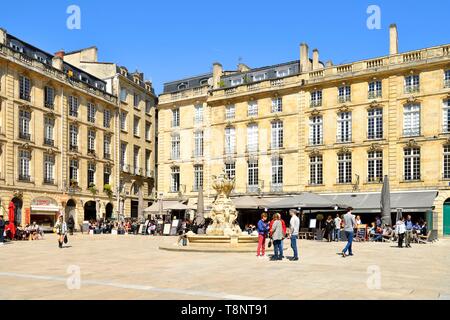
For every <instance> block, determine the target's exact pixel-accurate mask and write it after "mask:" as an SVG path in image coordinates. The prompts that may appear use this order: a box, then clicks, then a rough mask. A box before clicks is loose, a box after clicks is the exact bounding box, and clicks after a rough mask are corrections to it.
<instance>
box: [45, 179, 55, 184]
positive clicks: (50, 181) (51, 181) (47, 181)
mask: <svg viewBox="0 0 450 320" xmlns="http://www.w3.org/2000/svg"><path fill="white" fill-rule="evenodd" d="M44 184H47V185H51V186H54V185H55V180H54V179H50V178H44Z"/></svg>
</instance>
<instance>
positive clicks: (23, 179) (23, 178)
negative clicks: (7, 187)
mask: <svg viewBox="0 0 450 320" xmlns="http://www.w3.org/2000/svg"><path fill="white" fill-rule="evenodd" d="M19 181H20V182H31V176H30V175H22V174H19Z"/></svg>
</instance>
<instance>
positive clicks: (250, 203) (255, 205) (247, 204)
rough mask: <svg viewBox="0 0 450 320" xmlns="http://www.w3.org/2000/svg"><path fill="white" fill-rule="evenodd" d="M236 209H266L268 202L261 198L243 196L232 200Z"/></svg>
mask: <svg viewBox="0 0 450 320" xmlns="http://www.w3.org/2000/svg"><path fill="white" fill-rule="evenodd" d="M232 200H233V203H234V205H235V207H236V209H262V208H266V206H267V204H268V201H266V200H265V199H264V198H260V197H257V196H255V197H252V196H243V197H239V198H234V199H232Z"/></svg>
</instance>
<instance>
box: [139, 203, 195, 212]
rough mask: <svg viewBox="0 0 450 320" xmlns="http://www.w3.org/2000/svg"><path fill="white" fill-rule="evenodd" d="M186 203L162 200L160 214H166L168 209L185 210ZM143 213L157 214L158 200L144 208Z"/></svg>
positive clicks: (158, 209) (186, 207)
mask: <svg viewBox="0 0 450 320" xmlns="http://www.w3.org/2000/svg"><path fill="white" fill-rule="evenodd" d="M187 209H189V208H188V206H187V205H185V204H182V203H181V202H179V201H173V200H163V203H162V214H167V213H168V211H169V210H187ZM144 213H150V214H159V213H160V201H156V202H154V203H153V204H152V205H151V206H150V207H148V208H147V209H144Z"/></svg>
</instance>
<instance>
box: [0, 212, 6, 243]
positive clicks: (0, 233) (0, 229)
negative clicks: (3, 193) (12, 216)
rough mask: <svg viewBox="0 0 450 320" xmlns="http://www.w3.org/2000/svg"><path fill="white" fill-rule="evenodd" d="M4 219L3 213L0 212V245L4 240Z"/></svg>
mask: <svg viewBox="0 0 450 320" xmlns="http://www.w3.org/2000/svg"><path fill="white" fill-rule="evenodd" d="M4 234H5V220H3V214H1V213H0V246H2V245H3V244H4V242H5V237H4Z"/></svg>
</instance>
